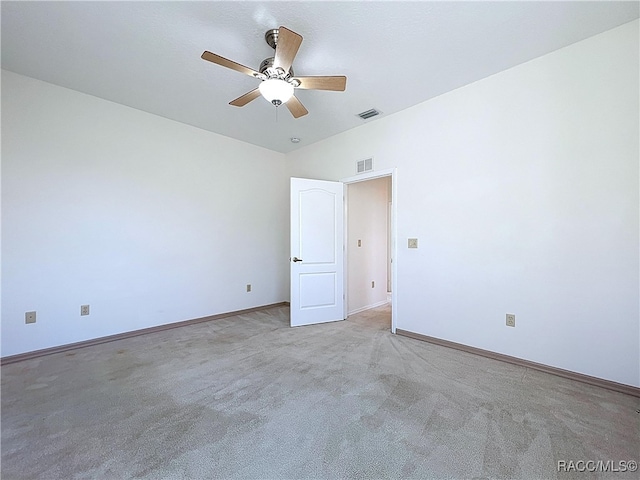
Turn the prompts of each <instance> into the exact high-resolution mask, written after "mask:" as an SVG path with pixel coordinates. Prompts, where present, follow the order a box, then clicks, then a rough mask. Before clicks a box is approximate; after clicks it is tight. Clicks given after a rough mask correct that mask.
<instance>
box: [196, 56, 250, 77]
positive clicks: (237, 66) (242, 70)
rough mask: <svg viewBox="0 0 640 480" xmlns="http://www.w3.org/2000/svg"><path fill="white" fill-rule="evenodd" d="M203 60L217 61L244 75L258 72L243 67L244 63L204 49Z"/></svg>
mask: <svg viewBox="0 0 640 480" xmlns="http://www.w3.org/2000/svg"><path fill="white" fill-rule="evenodd" d="M201 58H202V59H203V60H207V61H208V62H213V63H217V64H218V65H221V66H223V67H227V68H230V69H231V70H235V71H236V72H240V73H244V74H245V75H249V76H251V77H258V78H259V76H260V74H259V73H258V72H256V71H255V70H253V69H251V68H249V67H245V66H244V65H240V64H239V63H236V62H234V61H232V60H229V59H227V58H224V57H221V56H220V55H216V54H215V53H211V52H207V51H205V52H204V53H203V54H202V57H201Z"/></svg>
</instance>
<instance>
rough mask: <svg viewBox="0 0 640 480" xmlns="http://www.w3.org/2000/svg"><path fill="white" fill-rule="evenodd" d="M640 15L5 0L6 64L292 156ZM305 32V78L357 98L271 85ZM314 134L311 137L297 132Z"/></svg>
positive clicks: (456, 6)
mask: <svg viewBox="0 0 640 480" xmlns="http://www.w3.org/2000/svg"><path fill="white" fill-rule="evenodd" d="M638 16H639V3H638V2H607V1H605V2H575V1H574V2H519V1H515V2H416V1H414V2H400V1H386V2H370V1H359V2H333V1H329V2H318V1H293V2H280V1H271V2H264V1H262V2H252V1H251V2H250V1H232V2H184V1H181V2H9V1H3V2H2V68H4V69H7V70H11V71H13V72H16V73H20V74H23V75H27V76H30V77H34V78H37V79H40V80H44V81H46V82H50V83H54V84H56V85H61V86H63V87H68V88H71V89H74V90H78V91H80V92H84V93H88V94H90V95H95V96H97V97H100V98H104V99H107V100H111V101H113V102H117V103H121V104H124V105H128V106H130V107H133V108H137V109H140V110H144V111H147V112H150V113H154V114H156V115H161V116H163V117H167V118H171V119H174V120H177V121H180V122H183V123H187V124H190V125H194V126H197V127H200V128H203V129H205V130H210V131H212V132H216V133H220V134H222V135H226V136H229V137H233V138H236V139H239V140H243V141H245V142H249V143H252V144H255V145H260V146H263V147H265V148H268V149H271V150H276V151H279V152H289V151H291V150H294V149H296V148H299V147H301V146H305V145H309V144H311V143H313V142H316V141H318V140H321V139H324V138H327V137H329V136H331V135H335V134H337V133H339V132H343V131H345V130H348V129H350V128H354V127H356V126H358V125H361V124H362V123H363V121H362V120H361V119H359V118H358V117H356V114H357V113H359V112H362V111H364V110H368V109H370V108H377V109H379V110H381V111H382V112H384V115H381V116H379V117H376V118H374V119H371V120H368V121H375V120H376V119H377V118H381V117H382V116H385V115H390V114H392V113H395V112H398V111H400V110H403V109H405V108H408V107H410V106H412V105H415V104H417V103H420V102H423V101H425V100H428V99H429V98H432V97H435V96H437V95H440V94H442V93H444V92H447V91H450V90H453V89H455V88H458V87H460V86H462V85H466V84H469V83H471V82H474V81H476V80H479V79H481V78H484V77H487V76H489V75H492V74H494V73H497V72H499V71H501V70H505V69H507V68H510V67H513V66H515V65H518V64H520V63H523V62H526V61H528V60H531V59H533V58H536V57H538V56H541V55H544V54H546V53H548V52H551V51H554V50H557V49H559V48H562V47H564V46H567V45H570V44H572V43H575V42H577V41H580V40H583V39H585V38H587V37H590V36H593V35H595V34H598V33H600V32H603V31H605V30H609V29H611V28H614V27H616V26H618V25H621V24H623V23H626V22H629V21H632V20H634V19H636V18H638ZM280 25H284V26H286V27H288V28H290V29H291V30H293V31H295V32H297V33H299V34H301V35H302V36H303V37H304V41H303V43H302V46H301V48H300V50H299V52H298V55H297V57H296V60H295V61H294V64H293V67H294V69H295V72H296V74H298V75H346V76H347V77H348V80H347V90H346V91H345V92H324V91H309V90H297V93H296V94H297V96H298V98H300V100H301V101H302V103H303V104H304V105H305V106H306V107H307V109H308V110H309V112H310V113H309V115H307V116H305V117H302V118H300V119H297V120H295V119H293V118H292V117H291V115H290V114H289V112H288V111H287V110H286V109H285V108H282V109H280V110H279V111H278V118H277V122H276V115H275V107H273V106H272V105H270V104H269V103H267V101H266V100H264V99H262V98H259V99H257V100H255V101H253V102H252V103H250V104H248V105H247V106H245V107H243V108H237V107H232V106H230V105H228V102H229V101H231V100H233V99H234V98H236V97H238V96H240V95H242V94H243V93H245V92H247V91H249V90H252V89H253V88H255V87H256V86H257V84H258V80H256V79H253V78H251V77H248V76H245V75H242V74H240V73H238V72H235V71H232V70H228V69H225V68H223V67H220V66H218V65H215V64H212V63H209V62H205V61H204V60H201V59H200V55H201V54H202V52H203V51H204V50H210V51H212V52H214V53H217V54H219V55H222V56H224V57H227V58H229V59H231V60H234V61H236V62H239V63H241V64H244V65H247V66H249V67H252V68H254V69H257V68H258V66H259V64H260V62H261V61H262V60H263V59H264V58H266V57H268V56H272V54H273V50H272V49H271V48H270V47H269V46H268V45H267V44H266V42H265V41H264V39H263V38H264V32H265V31H266V30H267V29H270V28H277V27H278V26H280ZM294 136H295V137H300V138H301V139H302V141H301V142H300V143H299V144H298V145H294V144H292V143H291V142H290V140H289V139H290V137H294Z"/></svg>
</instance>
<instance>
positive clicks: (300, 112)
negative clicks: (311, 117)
mask: <svg viewBox="0 0 640 480" xmlns="http://www.w3.org/2000/svg"><path fill="white" fill-rule="evenodd" d="M285 105H286V106H287V108H288V109H289V111H290V112H291V115H293V117H294V118H299V117H303V116H305V115H306V114H307V113H309V111H308V110H307V109H306V108H304V105H302V103H300V100H298V97H296V96H295V95H294V96H293V97H291V98H290V99H289V100H287V103H285Z"/></svg>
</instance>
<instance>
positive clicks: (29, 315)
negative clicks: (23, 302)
mask: <svg viewBox="0 0 640 480" xmlns="http://www.w3.org/2000/svg"><path fill="white" fill-rule="evenodd" d="M24 323H36V312H25V314H24Z"/></svg>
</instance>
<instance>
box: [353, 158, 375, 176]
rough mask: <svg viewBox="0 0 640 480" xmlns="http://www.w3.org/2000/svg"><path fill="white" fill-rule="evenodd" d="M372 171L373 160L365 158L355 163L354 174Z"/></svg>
mask: <svg viewBox="0 0 640 480" xmlns="http://www.w3.org/2000/svg"><path fill="white" fill-rule="evenodd" d="M371 170H373V158H366V159H364V160H358V161H357V162H356V173H365V172H370V171H371Z"/></svg>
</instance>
